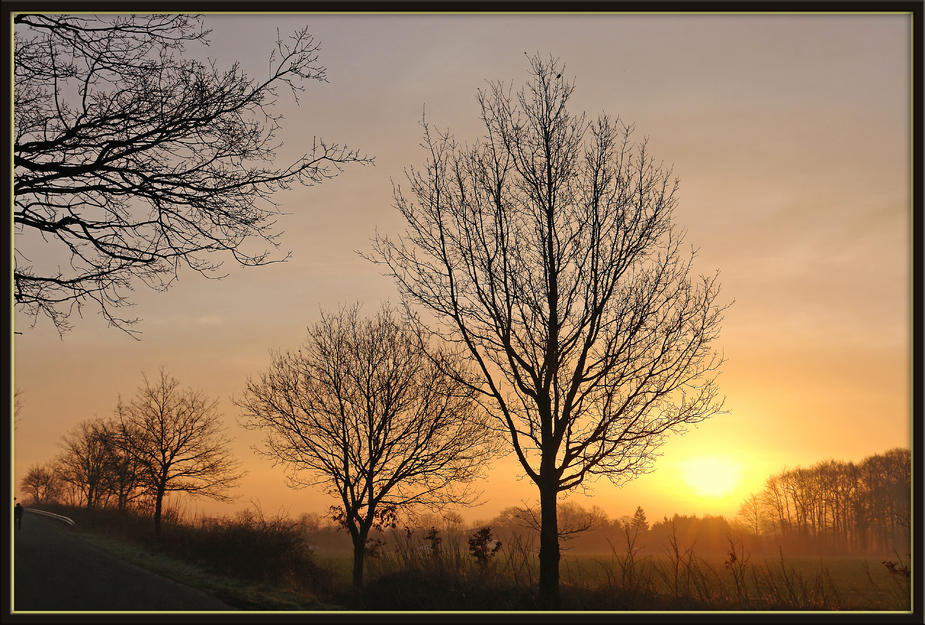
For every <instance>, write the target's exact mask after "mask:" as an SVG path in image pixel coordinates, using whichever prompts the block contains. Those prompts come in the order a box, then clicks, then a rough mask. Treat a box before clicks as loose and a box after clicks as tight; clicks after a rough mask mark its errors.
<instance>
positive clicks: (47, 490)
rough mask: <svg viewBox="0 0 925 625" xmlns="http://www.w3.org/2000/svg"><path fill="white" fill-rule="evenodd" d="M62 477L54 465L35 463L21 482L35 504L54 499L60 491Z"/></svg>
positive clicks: (21, 485)
mask: <svg viewBox="0 0 925 625" xmlns="http://www.w3.org/2000/svg"><path fill="white" fill-rule="evenodd" d="M60 485H61V483H60V479H59V477H58V473H57V472H56V471H55V468H54V467H53V466H47V465H33V466H31V467H29V470H28V471H27V472H26V475H25V476H24V477H23V478H22V481H21V482H20V487H21V488H22V489H23V490H24V491H25V492H26V494H28V495H30V496H31V497H32V502H33V503H34V504H41V503H43V502H48V501H53V500H54V499H55V498H56V497H57V496H58V493H59V491H60Z"/></svg>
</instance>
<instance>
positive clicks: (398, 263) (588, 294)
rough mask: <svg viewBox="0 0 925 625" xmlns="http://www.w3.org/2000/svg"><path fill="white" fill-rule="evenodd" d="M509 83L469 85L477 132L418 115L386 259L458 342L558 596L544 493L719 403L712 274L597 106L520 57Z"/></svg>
mask: <svg viewBox="0 0 925 625" xmlns="http://www.w3.org/2000/svg"><path fill="white" fill-rule="evenodd" d="M530 64H531V70H532V76H531V80H530V82H529V83H528V84H527V85H525V86H524V87H523V88H521V89H519V90H517V91H512V90H511V89H510V88H509V87H507V86H506V85H504V84H502V83H500V82H499V83H493V84H491V86H490V87H489V88H488V89H487V90H486V91H479V93H478V101H479V105H480V107H481V118H482V122H483V126H484V128H483V131H482V132H483V138H482V139H480V140H478V141H475V142H474V143H471V144H467V145H461V144H460V143H457V142H456V140H455V139H453V137H452V136H450V135H449V134H448V133H441V132H438V131H435V130H432V129H431V128H430V127H429V126H428V125H427V124H426V123H425V124H424V142H423V147H424V150H425V152H426V157H427V162H426V165H425V166H424V167H423V168H421V169H414V168H412V169H409V170H408V171H407V177H408V182H409V186H410V193H409V194H408V195H406V194H405V192H404V191H403V190H402V189H401V188H400V187H397V188H396V189H395V193H394V196H395V204H396V207H397V208H398V210H399V211H400V212H401V214H402V216H403V217H404V218H405V221H406V224H407V230H406V231H405V232H404V233H403V234H402V235H401V236H400V237H399V239H398V240H390V239H388V238H385V237H379V238H377V239H376V241H375V249H376V255H375V257H374V260H376V261H378V262H380V263H382V264H384V265H385V266H386V268H387V270H388V273H389V275H391V276H392V277H393V278H394V279H395V281H396V282H397V284H398V287H399V289H400V291H401V293H402V295H403V297H404V298H405V300H406V302H407V303H408V304H409V305H413V306H418V307H421V308H423V309H424V310H425V311H426V312H427V313H428V314H429V315H432V316H433V318H434V319H435V322H434V323H433V324H432V325H431V327H430V330H431V332H432V333H433V334H434V335H436V336H438V337H440V339H442V340H443V341H446V342H447V343H451V344H454V345H460V346H462V348H463V349H464V350H466V352H467V353H468V355H469V356H470V360H469V365H470V366H472V367H474V368H475V369H476V370H477V371H478V372H479V374H480V383H479V384H477V385H474V386H473V389H474V390H475V391H476V393H477V397H478V398H479V399H480V401H482V402H483V403H484V404H485V406H486V408H490V409H491V412H492V413H493V414H494V415H495V416H496V417H497V419H498V424H499V425H500V426H501V427H502V428H503V429H504V430H505V434H506V439H507V441H508V442H509V443H510V446H511V448H512V449H513V451H514V453H515V454H516V457H517V459H518V460H519V462H520V465H521V467H522V468H523V471H524V472H525V474H526V475H527V476H528V477H529V478H530V479H531V480H532V481H533V482H534V483H535V484H536V486H537V489H538V490H539V498H540V514H541V519H540V521H541V531H540V580H539V582H540V583H539V586H540V587H539V591H540V593H539V594H540V596H541V598H542V600H543V601H544V602H545V604H546V605H547V606H548V607H555V606H556V605H557V603H558V588H559V533H560V532H559V528H558V521H557V509H558V507H557V499H558V497H559V493H562V492H567V491H570V490H572V489H574V488H578V487H584V486H587V484H588V482H590V481H591V480H592V479H594V478H597V477H599V476H605V477H607V478H610V479H611V480H612V481H614V482H615V483H618V484H619V483H623V482H625V481H627V480H629V479H632V478H633V477H635V476H637V475H639V474H640V473H642V472H644V471H646V470H647V468H648V467H649V466H651V462H652V460H653V458H654V457H655V452H656V450H657V448H658V447H659V445H660V444H661V443H663V442H664V440H665V437H666V435H667V434H668V433H669V432H672V431H675V432H678V431H683V429H684V427H685V426H687V425H688V424H693V423H698V422H700V421H702V420H704V419H706V418H707V417H709V416H710V415H712V414H715V413H716V412H717V411H718V410H720V408H721V404H722V402H721V400H720V399H719V398H718V390H717V388H716V385H715V383H714V382H715V377H716V375H717V370H718V367H719V366H720V364H721V363H722V358H721V357H720V356H719V355H718V354H716V352H715V351H714V350H713V349H712V347H711V344H712V343H713V342H714V341H715V340H716V338H717V337H718V335H719V328H720V322H721V319H722V307H721V306H719V305H717V297H718V293H719V286H718V283H717V281H716V276H715V275H714V276H700V277H697V276H694V275H692V262H693V252H691V254H685V252H684V251H683V249H682V240H683V236H682V234H681V232H679V230H678V229H677V228H676V227H675V226H674V224H673V213H674V208H675V206H676V204H677V197H676V191H677V180H675V179H673V178H672V176H671V173H670V172H668V171H665V170H664V169H662V168H661V167H660V166H659V165H658V164H657V163H656V162H655V161H654V160H653V159H652V157H651V156H650V155H649V153H648V151H647V149H646V145H645V143H643V144H641V145H639V146H634V145H633V144H632V142H631V129H630V128H629V127H626V126H624V125H622V124H621V123H620V122H619V121H615V120H613V119H611V118H610V117H608V116H606V115H601V116H600V117H598V118H597V119H596V120H588V119H587V118H586V117H585V115H584V114H580V115H576V114H573V113H572V112H571V111H569V110H568V106H567V105H568V101H569V98H570V97H571V95H572V92H573V90H574V83H572V82H569V80H568V79H567V78H565V77H564V76H563V73H564V68H563V67H562V65H561V64H559V63H558V62H557V61H556V60H554V59H550V60H544V59H541V58H539V57H534V58H532V59H531V60H530Z"/></svg>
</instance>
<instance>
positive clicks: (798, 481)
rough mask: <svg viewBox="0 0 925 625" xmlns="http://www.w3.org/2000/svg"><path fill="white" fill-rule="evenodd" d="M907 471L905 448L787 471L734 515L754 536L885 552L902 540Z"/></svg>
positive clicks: (908, 486)
mask: <svg viewBox="0 0 925 625" xmlns="http://www.w3.org/2000/svg"><path fill="white" fill-rule="evenodd" d="M911 471H912V458H911V454H910V452H909V450H908V449H892V450H890V451H887V452H885V453H883V454H876V455H873V456H870V457H868V458H865V459H864V460H863V461H861V462H859V463H857V464H855V463H853V462H840V461H836V460H827V461H824V462H819V463H817V464H815V465H813V466H811V467H809V468H799V467H798V468H795V469H790V470H787V471H783V472H782V473H779V474H778V475H775V476H772V477H771V478H769V479H768V481H767V483H766V484H765V487H764V490H763V491H762V492H761V493H759V494H757V495H752V496H751V497H749V498H748V499H747V500H746V501H745V503H744V504H743V506H742V508H741V509H740V512H739V516H740V518H741V519H743V520H744V521H745V523H746V524H747V525H748V526H749V528H751V530H752V532H753V533H755V534H762V535H769V536H778V537H783V538H786V539H791V540H794V539H795V540H797V541H798V540H799V539H811V540H812V541H813V542H814V543H816V544H820V543H821V544H828V545H831V546H833V547H835V546H838V547H847V548H851V549H858V550H890V549H892V548H894V547H895V545H896V544H902V543H904V542H907V541H908V537H909V527H910V493H911V486H912V481H911V475H912V473H911Z"/></svg>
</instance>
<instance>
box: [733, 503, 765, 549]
mask: <svg viewBox="0 0 925 625" xmlns="http://www.w3.org/2000/svg"><path fill="white" fill-rule="evenodd" d="M738 517H739V518H740V519H742V522H743V523H744V524H745V526H746V527H747V528H748V530H749V531H750V532H751V533H752V534H753V535H754V536H755V538H757V537H758V536H759V535H760V533H761V521H762V519H763V516H762V501H761V499H760V498H759V497H758V495H756V494H755V493H752V494H750V495H749V496H748V497H746V498H745V501H743V502H742V505H741V506H740V507H739V512H738Z"/></svg>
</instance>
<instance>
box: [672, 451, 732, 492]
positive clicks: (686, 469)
mask: <svg viewBox="0 0 925 625" xmlns="http://www.w3.org/2000/svg"><path fill="white" fill-rule="evenodd" d="M740 472H741V465H739V463H737V462H734V461H732V460H730V459H728V458H720V457H717V456H701V457H699V458H691V459H690V460H686V461H684V462H682V463H681V475H682V477H683V478H684V481H685V483H686V484H687V485H688V486H689V487H690V488H691V490H693V491H694V492H695V493H697V494H698V495H700V496H701V497H722V496H724V495H728V494H729V493H730V492H731V491H732V490H733V489H735V487H736V486H737V485H738V483H739V474H740Z"/></svg>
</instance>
